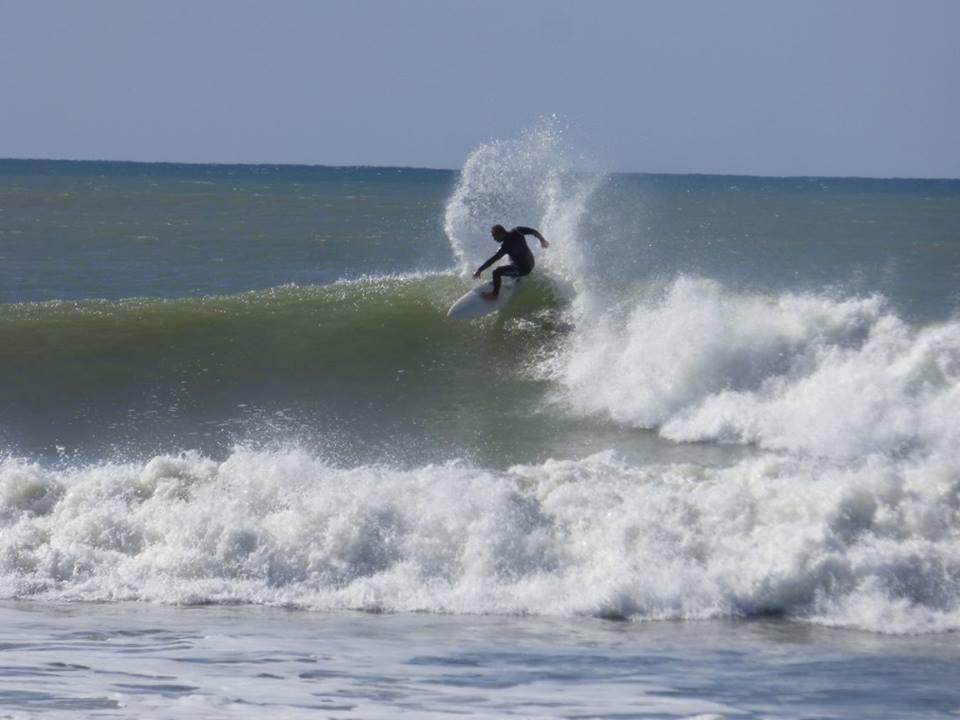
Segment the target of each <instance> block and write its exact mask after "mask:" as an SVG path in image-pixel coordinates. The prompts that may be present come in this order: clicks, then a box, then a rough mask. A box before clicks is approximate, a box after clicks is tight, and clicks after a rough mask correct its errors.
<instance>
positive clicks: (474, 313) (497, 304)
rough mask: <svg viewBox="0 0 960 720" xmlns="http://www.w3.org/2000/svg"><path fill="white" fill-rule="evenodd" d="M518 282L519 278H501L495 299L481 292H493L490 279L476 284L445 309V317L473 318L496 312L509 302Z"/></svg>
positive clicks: (457, 318)
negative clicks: (484, 295)
mask: <svg viewBox="0 0 960 720" xmlns="http://www.w3.org/2000/svg"><path fill="white" fill-rule="evenodd" d="M519 284H520V281H519V280H514V279H513V278H503V279H502V280H501V281H500V292H499V293H498V294H497V297H496V299H495V300H491V299H490V298H485V297H483V293H488V292H493V282H492V281H491V282H488V283H484V284H483V285H477V286H476V287H475V288H473V290H471V291H470V292H468V293H467V294H466V295H464V296H463V297H462V298H460V299H459V300H457V301H456V302H455V303H454V304H453V305H451V306H450V309H449V310H447V317H449V318H454V319H456V320H473V319H474V318H478V317H482V316H484V315H486V314H488V313H492V312H496V311H497V310H499V309H500V308H502V307H503V306H504V305H506V304H507V303H508V302H510V298H511V297H513V295H514V293H515V292H516V290H517V285H519Z"/></svg>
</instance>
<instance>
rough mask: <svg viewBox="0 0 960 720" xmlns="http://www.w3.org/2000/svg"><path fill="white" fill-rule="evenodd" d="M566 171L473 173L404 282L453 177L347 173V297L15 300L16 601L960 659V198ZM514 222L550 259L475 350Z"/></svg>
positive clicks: (0, 425) (553, 139)
mask: <svg viewBox="0 0 960 720" xmlns="http://www.w3.org/2000/svg"><path fill="white" fill-rule="evenodd" d="M574 157H575V155H574V153H572V152H571V151H570V149H569V148H568V147H566V145H565V141H564V139H563V133H562V132H561V129H560V128H559V126H558V125H557V124H556V123H555V122H552V121H547V122H544V123H542V124H541V125H540V126H538V127H536V128H534V129H532V130H531V131H529V132H527V133H525V134H523V135H521V136H520V137H518V138H515V139H512V140H506V141H496V142H492V143H489V144H487V145H484V146H482V147H480V148H478V149H477V150H476V151H475V152H474V153H472V154H471V156H470V157H469V158H468V159H467V162H466V164H465V167H464V170H463V172H462V173H461V174H460V176H459V178H458V179H457V183H456V185H455V186H454V187H453V188H452V190H450V196H449V198H448V201H447V203H446V206H445V207H444V208H442V210H441V211H437V212H438V214H440V213H442V219H443V230H444V233H440V232H439V229H438V232H437V235H438V237H439V238H440V239H439V240H437V239H436V238H434V241H432V242H434V245H430V244H429V243H427V244H422V245H419V246H418V247H416V248H411V249H410V250H409V253H408V254H405V251H404V250H403V248H404V247H405V246H404V245H403V243H408V242H410V243H412V242H413V241H412V240H411V238H416V237H417V232H418V228H421V227H422V226H423V221H422V219H421V220H411V219H410V217H411V216H415V215H418V213H417V212H414V210H412V209H411V208H412V207H414V206H416V207H421V205H418V203H422V202H427V200H429V199H430V198H433V200H434V201H435V199H436V193H437V188H438V187H439V185H438V184H437V183H438V181H437V179H436V178H432V176H431V178H432V179H431V178H420V177H417V178H413V179H411V178H406V176H405V175H404V174H403V172H402V171H401V172H398V173H395V174H392V175H391V176H390V178H389V179H388V180H389V181H385V180H375V178H376V177H378V176H377V175H376V174H375V173H372V172H370V171H363V172H357V171H349V173H348V175H349V177H348V178H347V179H346V180H344V182H347V181H349V182H348V183H347V184H348V185H349V187H347V186H346V185H345V186H344V187H343V188H341V187H340V186H339V185H338V182H339V181H338V180H337V175H336V172H334V171H331V172H330V173H327V175H329V177H327V176H326V175H325V176H324V177H325V179H324V181H323V182H324V183H325V185H324V190H323V192H322V193H319V194H320V195H322V197H319V199H317V200H316V201H317V202H321V201H322V203H324V207H326V206H327V205H331V206H332V207H334V211H333V212H332V215H333V216H335V217H336V218H338V219H337V223H338V224H337V228H340V229H342V230H344V232H346V228H349V227H350V223H349V222H345V221H344V217H347V216H348V215H349V213H348V214H347V215H344V214H343V213H341V212H340V209H341V208H340V206H339V205H337V203H338V202H339V203H342V204H343V207H347V206H349V207H350V208H352V209H351V211H350V212H352V213H356V212H360V211H359V210H357V209H356V207H355V206H356V204H357V203H358V202H361V203H362V204H364V207H367V208H368V209H369V212H374V213H381V215H380V216H378V217H379V219H378V221H377V223H376V226H377V228H379V229H377V231H376V232H373V230H371V228H370V227H365V228H364V229H363V231H362V233H361V234H360V235H358V236H356V237H353V236H350V235H349V234H347V235H345V236H344V237H341V238H339V239H337V240H334V239H330V240H329V243H331V245H330V247H332V248H333V249H332V250H330V254H329V258H328V261H329V262H328V267H325V268H324V270H323V273H324V277H327V276H329V277H336V278H339V279H338V280H336V281H331V282H326V281H325V280H320V282H322V283H325V284H317V285H304V286H296V285H285V286H278V287H274V288H272V289H266V290H264V289H256V288H254V289H251V290H250V291H249V292H237V291H236V288H235V287H233V286H232V285H231V288H232V289H231V290H230V291H228V292H223V293H220V294H216V293H214V294H205V295H202V296H198V297H183V296H177V293H176V292H171V293H169V295H170V296H169V297H163V296H160V297H156V298H129V297H122V296H116V297H114V296H113V295H110V293H106V294H105V297H109V298H111V299H104V300H89V299H86V300H70V301H64V300H61V301H54V300H50V301H44V302H19V303H17V304H6V305H2V306H0V334H2V337H3V338H4V342H3V343H2V344H0V378H2V380H0V597H5V598H43V599H82V600H96V601H103V600H144V601H155V602H171V603H234V602H249V603H263V604H270V605H281V606H292V607H302V608H312V609H335V608H356V609H364V610H371V611H429V612H444V613H529V614H551V615H566V616H570V615H572V616H577V615H594V616H600V617H616V618H629V619H635V620H659V619H694V618H710V617H719V616H745V617H750V616H756V615H765V614H778V615H784V616H787V617H790V618H797V619H802V620H805V621H809V622H818V623H825V624H830V625H837V626H841V627H851V628H861V629H867V630H872V631H877V632H894V633H920V632H945V631H953V630H957V629H960V414H958V411H957V407H960V402H958V401H960V321H958V320H957V318H956V315H955V314H954V312H953V308H954V307H955V302H954V300H952V299H951V298H953V295H951V293H953V292H954V290H952V287H953V285H952V284H951V283H953V280H952V278H954V274H953V273H954V272H955V269H956V257H957V256H956V250H955V245H950V238H951V237H952V236H951V235H950V233H952V232H954V230H955V227H956V222H955V218H960V186H957V184H949V183H947V184H943V183H939V184H937V183H924V182H919V183H906V184H904V183H902V182H893V183H879V182H868V183H863V182H860V181H820V180H817V181H813V180H808V179H803V180H790V181H787V180H777V181H771V180H763V179H756V178H754V179H749V178H746V179H745V178H737V179H729V178H719V179H718V178H714V179H703V178H686V179H683V178H681V179H678V178H637V177H617V176H614V177H600V176H597V175H591V174H586V173H582V172H578V171H577V170H576V163H575V162H574V161H573V158H574ZM178 172H180V171H178ZM184 172H185V171H184ZM277 172H280V171H277ZM345 172H346V171H345ZM350 173H352V174H350ZM405 178H406V179H405ZM302 180H303V178H298V179H296V183H293V184H290V185H285V186H284V188H283V189H282V191H277V192H278V195H279V196H280V197H281V200H282V202H281V203H280V205H279V206H278V207H281V208H284V209H286V208H289V207H290V206H291V204H296V203H299V202H312V201H308V200H305V199H302V198H301V195H303V193H305V192H306V190H302V189H301V188H300V184H301V181H302ZM186 181H187V180H185V179H184V178H183V177H181V176H180V175H179V174H178V175H177V177H176V182H178V183H182V182H186ZM43 182H44V183H46V184H49V183H51V182H53V181H52V180H50V179H49V178H46V179H44V181H43ZM71 182H74V183H76V182H77V180H76V178H73V179H72V180H71ZM203 182H204V183H207V182H211V183H213V185H212V187H213V189H209V188H210V187H211V185H207V184H204V185H203V186H202V187H203V188H204V190H203V192H204V193H208V192H209V193H214V194H216V193H217V192H220V191H218V190H217V186H216V182H217V180H216V178H213V180H210V179H204V180H203ZM230 182H233V180H230ZM250 182H252V180H251V181H250ZM257 182H258V183H261V180H257ZM263 182H266V183H267V185H269V182H267V181H263ZM378 183H379V184H378ZM418 183H420V184H423V185H424V186H425V187H427V190H424V191H423V193H426V194H423V193H420V191H419V190H418V189H417V187H418V185H417V184H418ZM54 184H55V183H54ZM81 184H82V183H81ZM44 187H46V185H44ZM178 187H179V186H178ZM124 188H126V189H125V190H124V193H126V192H127V191H128V190H129V188H127V186H126V185H124ZM377 188H379V190H378V189H377ZM257 189H258V191H259V190H262V189H264V188H262V187H261V186H260V185H259V184H258V185H257ZM31 192H33V191H32V190H31ZM144 192H147V196H150V195H149V192H148V191H144ZM231 192H232V190H231ZM318 192H319V191H318ZM223 193H224V194H226V191H225V190H224V191H223ZM362 193H365V194H362ZM377 193H381V194H379V195H378V194H377ZM418 193H420V194H418ZM27 194H28V195H29V193H27ZM262 194H263V195H264V198H265V199H263V200H262V205H261V206H260V210H261V211H263V212H265V213H268V211H269V208H270V207H272V205H271V202H272V201H271V200H270V197H269V196H270V193H269V192H266V193H262ZM341 195H342V197H341ZM44 197H46V196H44ZM124 197H126V196H124ZM303 197H304V198H306V197H308V195H303ZM337 198H340V199H339V200H338V199H337ZM411 198H413V199H411ZM28 200H29V198H28ZM295 201H296V202H295ZM31 202H32V201H31ZM164 202H173V201H172V200H169V198H168V200H165V201H164ZM192 202H193V201H192ZM224 202H225V201H224ZM258 202H261V201H258ZM411 203H412V205H411ZM195 204H196V203H195ZM241 204H242V203H241ZM428 204H429V203H428ZM199 206H200V207H202V203H201V204H200V205H199ZM125 207H128V205H125ZM178 207H179V206H178ZM231 207H232V206H231ZM398 207H399V208H400V210H397V209H396V208H398ZM423 207H426V206H423ZM64 212H66V211H64ZM391 213H396V214H394V215H391ZM151 217H152V216H151ZM310 217H313V216H312V215H311V216H310ZM401 218H406V220H404V221H401ZM824 218H826V219H824ZM435 220H436V221H437V222H436V223H435V224H437V225H439V218H435ZM290 222H291V223H296V222H297V221H296V219H295V218H294V219H291V220H290ZM404 222H406V223H407V224H406V225H404V224H403V223H404ZM497 222H499V223H503V224H505V225H518V224H525V225H534V226H537V227H539V228H540V229H541V230H542V231H543V232H544V234H545V235H546V236H547V237H548V238H549V239H550V240H551V241H552V245H551V247H550V248H549V249H548V250H546V251H541V250H539V249H537V250H535V252H536V253H537V261H538V266H537V270H536V272H535V273H534V275H533V276H531V277H530V278H529V279H527V280H526V281H525V282H524V286H523V289H522V292H521V293H519V294H518V296H517V298H516V299H515V300H514V301H513V302H511V304H510V306H509V307H508V309H507V310H506V311H505V312H504V313H502V314H500V315H499V316H496V317H489V318H486V319H484V320H482V321H480V322H475V323H457V322H453V321H450V320H448V319H447V318H446V317H445V310H446V308H447V307H448V306H449V305H450V303H451V302H452V301H453V300H454V299H455V298H456V297H457V296H458V295H459V294H461V293H462V292H464V291H465V290H466V289H467V288H468V287H469V281H468V280H467V278H466V277H465V275H466V274H467V273H468V272H469V271H471V270H472V269H473V268H475V267H476V265H478V264H479V263H480V262H482V260H483V259H485V258H486V257H488V256H489V255H490V254H492V252H493V251H494V250H495V246H494V244H493V242H492V241H491V240H490V239H489V236H488V230H489V226H490V225H492V224H494V223H497ZM418 223H419V224H418ZM818 223H821V224H818ZM189 225H190V223H189V222H185V223H184V224H183V226H182V227H189ZM394 226H397V227H401V226H402V228H403V232H402V233H399V235H400V236H401V237H402V240H403V243H396V244H390V243H386V240H385V237H386V235H385V233H387V232H389V230H388V229H389V228H392V227H394ZM158 227H159V225H158ZM181 229H182V228H181ZM375 229H376V228H375ZM321 230H322V229H321ZM301 232H302V233H304V235H305V236H306V233H307V229H306V226H297V227H296V232H295V233H293V234H292V235H290V236H285V238H284V242H285V243H287V249H288V250H289V251H290V253H291V254H290V257H299V253H300V252H301V250H303V248H302V247H301V246H299V245H297V241H296V240H295V239H293V238H294V236H297V237H298V236H299V235H298V234H299V233H301ZM321 234H322V232H321V231H320V230H317V232H313V230H311V231H310V234H309V237H310V238H311V241H313V240H315V239H316V238H317V237H318V236H319V235H321ZM443 235H445V237H446V243H447V244H446V245H444V247H443V248H442V252H439V251H436V246H437V245H436V243H437V242H439V243H441V244H443V242H444V239H443ZM18 237H19V236H18ZM326 237H327V236H326V235H324V242H325V243H326V242H327V240H326ZM180 239H181V240H183V242H185V243H193V241H194V239H193V238H191V237H188V235H184V236H183V237H182V238H180ZM221 240H223V238H221ZM17 242H19V243H21V244H23V245H24V246H26V245H29V244H30V242H31V239H30V238H26V237H24V238H21V239H20V240H18V241H17ZM104 242H105V243H106V244H107V245H109V242H107V241H106V240H104ZM338 243H339V244H338ZM385 243H386V244H385ZM387 245H389V248H388V249H384V248H385V247H386V246H387ZM334 246H335V247H334ZM358 248H362V249H364V251H363V252H364V254H366V252H367V251H368V250H369V252H370V253H371V254H373V255H376V253H380V254H379V255H377V256H376V257H378V258H379V259H378V260H377V263H380V262H381V261H384V262H386V259H389V258H393V257H396V258H399V259H398V260H397V261H396V262H397V264H398V266H400V270H401V271H402V273H403V274H397V275H390V274H385V275H370V274H364V273H365V271H366V269H369V268H367V266H366V265H364V263H367V264H369V263H370V262H372V261H371V259H370V257H367V258H365V259H364V261H363V262H361V263H359V264H356V265H351V262H352V261H351V258H352V257H353V255H354V254H355V251H357V249H358ZM377 248H380V249H379V250H377ZM431 248H433V249H432V250H431ZM311 249H315V248H314V247H313V246H311ZM100 251H102V248H100V250H98V252H100ZM259 251H260V252H263V248H262V247H261V248H260V250H259ZM435 251H436V252H435ZM191 252H193V251H191ZM425 252H426V253H427V255H428V256H429V257H427V259H426V260H425V261H423V262H421V260H422V259H423V258H424V253H425ZM431 253H432V254H431ZM373 255H371V257H372V256H373ZM190 257H193V255H191V256H190ZM168 260H169V258H168ZM170 262H173V261H172V260H170ZM174 264H175V263H174ZM236 264H237V265H238V266H239V265H244V263H240V262H239V261H238V262H237V263H236ZM281 265H282V264H281ZM77 266H78V268H79V269H78V270H77V273H78V275H80V276H82V277H80V279H79V280H78V281H77V285H76V286H77V287H81V286H83V287H86V286H87V285H91V284H92V285H93V286H96V277H95V275H96V273H97V272H99V270H98V269H97V268H93V267H89V268H86V269H84V268H85V266H83V263H82V262H78V265H77ZM451 266H452V267H451ZM423 267H425V268H427V270H422V269H418V268H423ZM443 268H447V269H443ZM128 269H129V268H128ZM131 272H132V275H130V277H133V276H135V275H136V273H135V272H133V271H131ZM271 272H280V270H278V269H277V268H276V267H274V268H273V270H271ZM398 272H399V271H398ZM240 277H241V276H240V275H237V276H236V277H233V279H232V280H231V282H240V279H239V278H240ZM271 277H272V276H271ZM81 280H82V282H81ZM131 282H132V281H131ZM161 284H162V283H161ZM111 287H112V286H111ZM177 287H179V286H177ZM112 289H113V290H116V288H115V287H112ZM31 297H32V296H31ZM27 299H29V298H27Z"/></svg>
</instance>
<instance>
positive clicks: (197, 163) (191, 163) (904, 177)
mask: <svg viewBox="0 0 960 720" xmlns="http://www.w3.org/2000/svg"><path fill="white" fill-rule="evenodd" d="M0 162H52V163H77V164H81V163H89V164H95V163H110V164H115V165H180V166H190V167H208V166H212V167H220V168H231V167H237V168H257V167H276V168H324V169H328V170H421V171H427V172H448V173H458V172H460V171H461V168H446V167H429V166H425V165H336V164H333V165H328V164H323V163H297V162H216V161H214V162H203V161H198V160H190V161H179V160H108V159H96V160H94V159H90V158H62V157H61V158H52V157H47V158H43V157H0ZM585 172H586V171H585ZM601 174H603V175H646V176H668V177H730V178H764V179H770V180H790V179H794V180H802V179H807V178H819V179H831V180H929V181H948V182H950V181H958V180H960V177H945V176H941V177H932V176H910V175H810V174H799V175H769V174H760V175H753V174H749V173H743V172H695V171H692V172H676V171H673V172H651V171H644V170H611V171H608V172H604V173H601Z"/></svg>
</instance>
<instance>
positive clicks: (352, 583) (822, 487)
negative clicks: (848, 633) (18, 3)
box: [0, 448, 960, 633]
mask: <svg viewBox="0 0 960 720" xmlns="http://www.w3.org/2000/svg"><path fill="white" fill-rule="evenodd" d="M942 462H943V460H942V459H938V458H930V459H929V460H927V461H924V462H920V461H918V460H915V459H904V460H899V461H894V462H890V463H885V464H883V463H880V462H879V461H878V460H877V459H876V458H874V459H868V460H865V461H863V462H858V463H854V464H850V465H848V466H846V467H845V468H842V469H841V468H838V467H836V466H834V465H831V464H818V463H810V462H806V463H805V462H800V461H798V460H796V459H789V458H782V457H775V456H773V455H765V456H763V457H759V458H753V459H749V460H745V461H743V462H741V463H738V464H736V465H733V466H731V467H728V468H722V469H707V468H703V467H698V466H693V465H686V464H670V465H660V466H653V465H648V466H636V465H631V464H628V463H626V462H625V461H623V460H622V459H619V458H618V457H617V456H616V455H615V454H613V453H611V452H605V453H600V454H596V455H593V456H589V457H586V458H581V459H579V460H568V461H556V460H551V461H547V462H544V463H541V464H527V465H517V466H514V467H511V468H509V469H508V470H506V471H503V472H494V471H491V470H485V469H481V468H477V467H474V466H471V465H469V464H467V463H463V462H456V461H454V462H449V463H445V464H437V465H427V466H422V467H419V468H414V469H410V470H406V471H403V470H398V469H395V468H391V467H389V466H384V465H367V466H356V467H351V468H343V467H337V466H334V465H332V464H330V463H328V462H326V461H324V460H323V459H322V458H321V457H318V456H316V455H313V454H310V453H308V452H306V451H304V450H299V449H295V448H286V449H280V448H278V449H274V450H271V451H266V450H261V451H253V450H249V449H243V448H237V449H235V450H234V452H233V453H232V454H231V455H230V456H229V457H228V458H226V459H225V460H224V461H222V462H215V461H213V460H211V459H209V458H205V457H203V456H201V455H198V454H196V453H188V454H183V455H179V456H158V457H155V458H153V459H151V460H149V461H148V462H145V463H100V464H94V465H89V466H78V467H65V468H62V469H59V470H51V469H44V468H42V467H40V466H38V465H36V464H32V463H30V462H27V461H23V460H17V459H12V458H7V459H6V460H3V461H2V462H0V519H2V522H3V525H4V532H3V533H0V595H2V596H3V597H5V598H43V599H57V600H97V601H101V600H146V601H154V602H163V603H187V604H196V603H241V602H242V603H257V604H268V605H280V606H285V607H297V608H309V609H320V610H329V609H338V608H340V609H342V608H350V609H360V610H366V611H377V612H379V611H388V612H394V611H418V612H440V613H522V614H546V615H563V616H577V615H593V616H599V617H610V618H629V619H634V620H659V619H692V618H713V617H722V616H740V617H749V616H754V615H767V614H771V613H774V614H781V615H785V616H787V617H791V618H797V619H802V620H807V621H811V622H819V623H827V624H833V625H839V626H844V627H856V628H862V629H868V630H874V631H879V632H892V633H919V632H932V631H945V630H954V629H958V628H960V601H958V598H960V552H958V550H957V548H958V547H960V536H958V532H960V530H958V527H960V524H958V522H957V520H958V512H960V479H958V477H957V475H956V473H951V472H949V470H948V469H947V468H945V467H944V466H943V465H942Z"/></svg>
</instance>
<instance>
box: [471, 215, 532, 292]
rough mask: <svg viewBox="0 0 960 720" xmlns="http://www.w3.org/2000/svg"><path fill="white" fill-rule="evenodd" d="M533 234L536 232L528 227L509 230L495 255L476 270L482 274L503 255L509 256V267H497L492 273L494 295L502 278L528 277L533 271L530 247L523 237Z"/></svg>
mask: <svg viewBox="0 0 960 720" xmlns="http://www.w3.org/2000/svg"><path fill="white" fill-rule="evenodd" d="M534 234H536V231H535V230H532V229H531V228H528V227H515V228H514V229H513V230H510V231H509V232H507V235H506V237H504V238H503V240H502V241H501V243H500V249H499V250H497V252H496V254H495V255H494V256H493V257H492V258H490V259H489V260H487V261H486V262H485V263H484V264H483V265H481V266H480V269H479V270H477V272H483V271H484V270H486V269H487V268H488V267H490V266H491V265H493V264H494V263H495V262H496V261H497V260H499V259H500V258H502V257H503V256H504V255H509V256H510V263H511V264H510V265H504V266H503V267H498V268H497V269H496V270H494V271H493V293H494V295H496V294H497V293H498V292H500V281H501V279H502V278H503V277H504V276H506V277H513V278H518V277H523V276H524V275H529V274H530V273H531V272H532V271H533V264H534V263H533V253H532V252H530V247H529V246H528V245H527V241H526V239H524V237H523V236H524V235H534Z"/></svg>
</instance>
